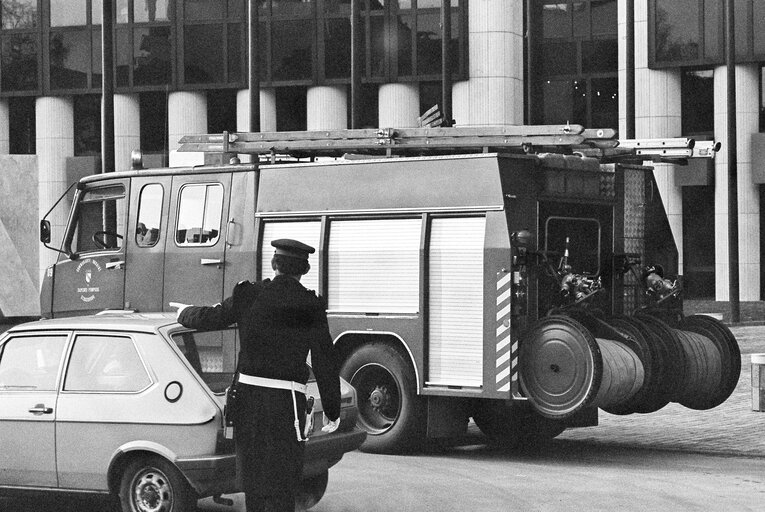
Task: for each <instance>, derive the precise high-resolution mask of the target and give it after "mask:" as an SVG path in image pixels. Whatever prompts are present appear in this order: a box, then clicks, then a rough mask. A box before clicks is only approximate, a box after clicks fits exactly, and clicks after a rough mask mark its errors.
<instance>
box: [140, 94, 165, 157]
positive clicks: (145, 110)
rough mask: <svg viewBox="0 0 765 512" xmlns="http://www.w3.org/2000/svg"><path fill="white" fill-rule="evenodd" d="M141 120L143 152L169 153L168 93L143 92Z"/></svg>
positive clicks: (141, 96) (141, 95)
mask: <svg viewBox="0 0 765 512" xmlns="http://www.w3.org/2000/svg"><path fill="white" fill-rule="evenodd" d="M138 103H139V112H140V119H141V150H143V151H146V152H155V153H159V152H166V151H167V137H168V135H167V93H166V92H165V91H158V92H142V93H141V94H140V95H139V97H138Z"/></svg>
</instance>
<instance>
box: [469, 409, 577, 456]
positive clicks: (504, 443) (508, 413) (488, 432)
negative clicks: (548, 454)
mask: <svg viewBox="0 0 765 512" xmlns="http://www.w3.org/2000/svg"><path fill="white" fill-rule="evenodd" d="M473 421H475V424H476V426H477V427H478V428H479V429H480V430H481V432H482V433H483V434H484V435H485V436H486V437H487V438H488V439H489V442H490V443H491V444H494V445H497V446H501V447H503V448H508V449H524V450H525V449H532V450H533V449H535V448H538V447H539V446H541V445H543V444H544V443H545V442H546V441H549V440H550V439H553V438H554V437H556V436H558V435H560V434H561V433H563V431H564V430H566V426H565V425H564V424H563V423H562V422H560V421H555V420H550V419H547V418H545V417H543V416H540V415H539V414H537V413H536V412H534V411H533V410H531V409H528V408H521V407H515V408H513V407H509V406H507V405H505V404H504V403H503V402H499V401H496V400H491V401H484V402H481V403H479V404H478V406H477V407H476V410H475V412H474V413H473Z"/></svg>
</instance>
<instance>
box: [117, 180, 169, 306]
mask: <svg viewBox="0 0 765 512" xmlns="http://www.w3.org/2000/svg"><path fill="white" fill-rule="evenodd" d="M171 179H172V178H171V177H170V176H147V177H137V178H133V180H132V187H131V189H132V191H133V192H132V194H131V196H130V216H129V217H128V227H127V233H128V234H127V236H126V238H125V245H126V248H127V254H126V259H125V306H126V307H127V308H132V309H136V310H138V311H162V279H163V278H164V269H165V268H164V264H165V254H164V251H165V241H166V239H167V237H168V236H172V230H168V224H169V222H168V211H169V209H170V194H171V188H170V187H171Z"/></svg>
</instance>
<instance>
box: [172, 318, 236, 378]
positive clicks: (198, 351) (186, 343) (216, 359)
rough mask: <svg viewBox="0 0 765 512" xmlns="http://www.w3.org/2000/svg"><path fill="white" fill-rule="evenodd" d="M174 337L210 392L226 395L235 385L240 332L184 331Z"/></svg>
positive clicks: (230, 330)
mask: <svg viewBox="0 0 765 512" xmlns="http://www.w3.org/2000/svg"><path fill="white" fill-rule="evenodd" d="M171 337H172V339H173V341H174V342H175V344H176V345H178V348H179V349H181V352H182V353H183V355H184V356H185V357H186V359H187V360H188V362H189V364H191V366H192V368H194V370H195V371H196V372H197V373H198V374H199V376H200V377H202V380H204V381H205V383H206V384H207V385H208V386H209V387H210V389H211V390H212V391H213V392H214V393H223V392H224V391H225V390H226V388H227V387H228V386H229V385H230V384H231V380H232V379H233V377H234V372H235V371H236V353H237V346H238V340H237V332H236V330H235V329H227V330H224V331H210V332H195V331H184V332H178V333H175V334H173V335H172V336H171Z"/></svg>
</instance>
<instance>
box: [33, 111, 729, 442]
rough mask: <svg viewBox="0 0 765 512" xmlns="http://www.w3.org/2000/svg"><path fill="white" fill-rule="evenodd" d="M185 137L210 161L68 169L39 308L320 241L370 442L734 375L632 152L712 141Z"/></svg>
mask: <svg viewBox="0 0 765 512" xmlns="http://www.w3.org/2000/svg"><path fill="white" fill-rule="evenodd" d="M181 142H182V146H181V151H192V152H198V153H202V154H204V156H205V164H204V165H198V166H188V167H183V168H162V169H144V168H143V166H142V165H141V163H140V158H136V161H135V162H134V165H133V169H131V170H127V171H121V172H115V173H109V174H100V175H93V176H89V177H86V178H84V179H82V180H81V181H79V182H78V183H77V185H76V193H75V195H74V199H73V202H72V207H71V211H70V214H69V219H68V225H67V227H66V231H65V233H64V234H63V239H62V242H61V245H60V246H58V247H55V248H54V247H52V246H50V243H51V234H50V223H49V222H48V221H47V219H43V220H42V222H41V241H42V242H43V243H44V244H45V245H46V246H47V247H49V248H53V249H54V250H57V251H59V252H60V257H59V258H58V261H57V263H56V264H55V265H53V266H51V267H50V268H48V269H47V272H46V275H45V279H44V283H43V286H42V292H41V309H42V311H43V316H48V317H54V316H67V315H79V314H84V313H92V312H97V311H102V310H107V309H129V310H135V311H163V310H169V309H170V307H169V306H168V302H170V301H177V302H183V303H189V304H214V303H217V302H220V301H221V300H222V299H223V298H224V297H226V296H228V295H230V293H231V292H232V290H233V288H234V286H235V285H236V284H237V283H238V282H239V281H241V280H243V279H250V280H257V279H264V278H267V277H270V274H271V266H270V259H271V256H272V249H271V247H270V242H271V241H272V240H274V239H277V238H295V239H299V240H301V241H303V242H305V243H307V244H310V245H312V246H314V247H316V248H317V255H316V256H315V257H312V261H311V270H310V272H309V273H308V274H306V275H305V276H304V277H303V279H302V282H303V284H305V285H306V287H307V288H309V289H313V290H315V291H316V292H317V293H318V294H319V295H321V296H323V297H324V299H325V300H326V302H327V313H328V318H329V323H330V330H331V333H332V336H333V338H334V342H335V346H336V348H337V353H338V357H339V359H340V364H341V374H342V375H343V377H345V378H346V379H347V380H348V381H350V382H351V383H352V384H353V385H354V386H355V388H356V389H357V392H358V394H359V404H360V415H359V419H358V421H359V423H360V426H361V427H363V428H364V429H365V430H366V431H367V432H368V436H367V441H366V443H365V444H364V446H363V449H365V450H367V451H371V452H400V451H404V450H408V449H412V448H416V447H418V446H421V445H422V443H423V442H425V441H426V439H449V438H455V437H459V436H461V435H463V434H464V433H465V432H466V429H467V428H468V425H469V422H470V420H471V419H472V420H473V421H474V423H475V424H476V425H477V426H478V427H479V428H480V430H481V431H482V432H483V433H485V434H486V436H488V437H489V438H490V439H491V440H493V441H495V442H498V443H504V444H507V445H511V446H512V445H524V446H528V445H530V444H534V443H537V442H541V441H543V440H545V439H550V438H552V437H555V436H556V435H558V434H560V433H561V432H563V431H564V430H565V429H566V428H573V427H585V426H591V425H596V424H597V422H598V410H599V409H602V410H605V411H607V412H609V413H613V414H633V413H650V412H654V411H657V410H659V409H661V408H662V407H664V406H666V405H667V404H668V403H670V402H677V403H680V404H682V405H683V406H686V407H688V408H690V409H695V410H704V409H709V408H712V407H715V406H717V405H719V404H721V403H722V402H723V401H725V400H726V399H727V398H728V397H729V396H730V394H731V393H732V391H733V389H734V388H735V386H736V383H737V382H738V379H739V373H740V366H741V362H740V352H739V348H738V345H737V342H736V339H735V337H734V336H733V335H732V334H731V332H730V330H729V329H728V328H727V327H726V326H725V325H724V324H723V323H722V322H720V321H718V320H715V319H713V318H711V317H708V316H703V315H694V316H685V315H684V314H683V308H682V278H681V276H678V270H677V249H676V247H675V244H674V239H673V237H672V234H671V231H670V228H669V225H668V222H667V217H666V214H665V212H664V208H663V205H662V203H661V198H660V197H659V194H658V192H657V187H656V182H655V179H654V174H653V168H652V167H651V166H646V165H644V163H646V162H649V163H650V162H659V163H661V162H672V163H683V162H686V161H687V160H688V159H690V158H713V157H714V154H715V152H716V151H717V150H719V144H716V143H714V142H698V141H694V140H692V139H683V138H680V139H661V140H622V141H620V140H618V139H616V138H615V133H614V131H613V130H588V129H585V128H584V127H582V126H578V125H565V126H516V127H476V128H467V127H464V128H459V127H453V128H412V129H380V130H337V131H307V132H269V133H226V132H224V133H223V134H209V135H198V136H187V137H184V139H183V140H182V141H181ZM245 160H248V161H245ZM243 161H244V162H243ZM657 172H658V171H657ZM234 336H235V335H234ZM232 343H233V344H234V345H233V347H234V348H233V349H232V350H230V351H229V352H230V354H229V356H228V357H227V359H225V361H224V366H225V367H226V368H224V369H223V370H224V371H227V370H228V371H231V369H232V368H233V367H234V365H235V363H236V357H235V354H236V344H237V343H238V340H236V339H234V340H233V341H232ZM636 421H639V419H636Z"/></svg>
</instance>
